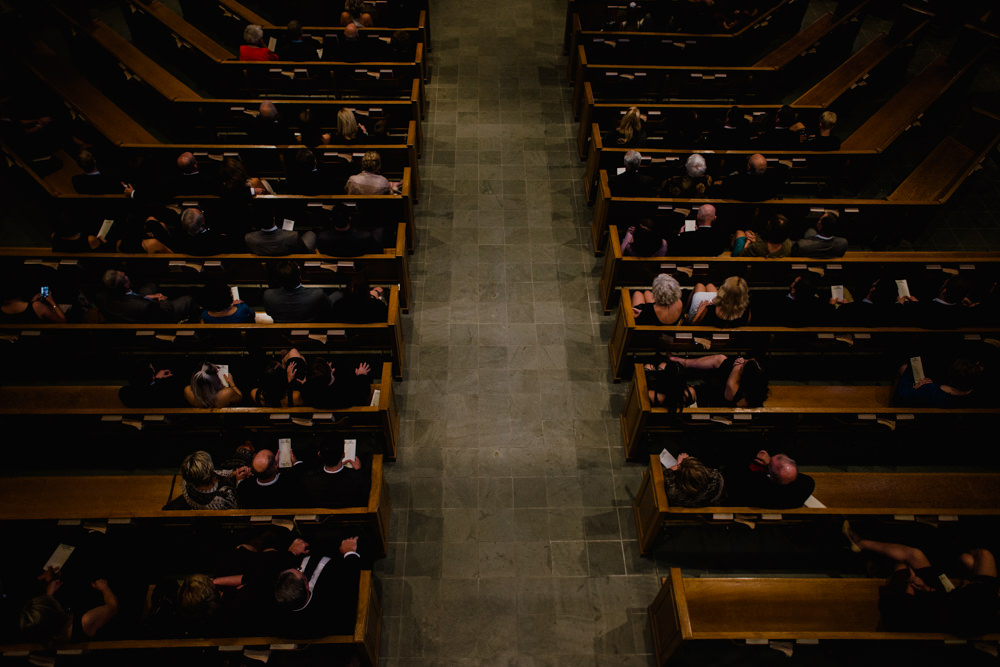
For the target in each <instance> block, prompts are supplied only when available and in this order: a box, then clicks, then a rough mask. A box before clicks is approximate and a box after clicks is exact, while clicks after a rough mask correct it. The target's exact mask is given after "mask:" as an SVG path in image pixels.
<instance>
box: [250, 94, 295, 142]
mask: <svg viewBox="0 0 1000 667" xmlns="http://www.w3.org/2000/svg"><path fill="white" fill-rule="evenodd" d="M249 135H250V143H254V144H263V145H266V146H288V145H290V144H294V143H295V135H293V134H292V131H291V130H289V129H288V126H287V125H285V122H284V120H282V118H281V115H280V114H279V113H278V107H276V106H274V102H270V101H268V100H264V101H263V102H261V103H260V106H259V107H257V118H255V119H254V122H253V124H252V125H251V127H250V131H249Z"/></svg>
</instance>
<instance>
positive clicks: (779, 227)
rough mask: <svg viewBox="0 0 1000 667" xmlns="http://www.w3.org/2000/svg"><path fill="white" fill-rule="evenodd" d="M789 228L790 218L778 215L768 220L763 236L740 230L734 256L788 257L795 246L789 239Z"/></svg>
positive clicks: (734, 246)
mask: <svg viewBox="0 0 1000 667" xmlns="http://www.w3.org/2000/svg"><path fill="white" fill-rule="evenodd" d="M789 228H790V224H789V221H788V218H786V217H785V216H783V215H782V214H780V213H777V214H775V215H773V216H772V217H771V218H769V219H768V221H767V224H766V225H765V227H764V232H763V234H759V235H758V234H756V233H754V232H752V231H750V230H747V231H745V232H744V231H743V230H739V229H738V230H736V238H734V239H733V256H734V257H788V256H789V255H791V254H792V247H793V245H794V244H793V243H792V240H791V239H790V238H788V234H789Z"/></svg>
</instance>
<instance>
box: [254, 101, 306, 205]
mask: <svg viewBox="0 0 1000 667" xmlns="http://www.w3.org/2000/svg"><path fill="white" fill-rule="evenodd" d="M247 138H248V139H249V140H250V141H249V143H252V144H262V145H265V146H285V145H287V144H294V143H295V135H294V134H293V133H292V131H291V130H290V129H288V125H287V124H286V123H285V120H284V119H283V118H282V117H281V113H280V112H279V111H278V107H277V106H276V105H275V104H274V102H272V101H270V100H264V101H263V102H261V103H260V106H259V107H257V117H256V118H254V119H253V120H252V121H251V122H250V124H249V125H248V126H247ZM258 160H259V158H258ZM264 164H265V165H271V166H277V165H276V164H275V162H274V161H273V160H272V159H271V158H270V157H269V158H265V162H264ZM258 194H260V193H258Z"/></svg>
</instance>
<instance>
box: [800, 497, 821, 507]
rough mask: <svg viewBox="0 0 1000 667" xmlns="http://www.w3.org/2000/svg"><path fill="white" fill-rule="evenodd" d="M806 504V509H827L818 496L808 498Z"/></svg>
mask: <svg viewBox="0 0 1000 667" xmlns="http://www.w3.org/2000/svg"><path fill="white" fill-rule="evenodd" d="M804 504H805V506H806V507H813V508H817V509H819V508H822V507H826V505H824V504H823V503H821V502H820V501H819V498H817V497H816V496H809V497H808V498H806V502H805V503H804Z"/></svg>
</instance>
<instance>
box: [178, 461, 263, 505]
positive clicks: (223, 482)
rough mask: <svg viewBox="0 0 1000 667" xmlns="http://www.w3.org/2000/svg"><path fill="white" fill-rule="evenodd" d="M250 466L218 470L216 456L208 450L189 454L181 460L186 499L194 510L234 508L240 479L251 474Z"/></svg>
mask: <svg viewBox="0 0 1000 667" xmlns="http://www.w3.org/2000/svg"><path fill="white" fill-rule="evenodd" d="M249 475H250V469H249V468H247V467H242V468H239V469H237V470H216V469H215V462H214V461H212V455H211V454H209V453H208V452H205V451H197V452H193V453H191V454H188V455H187V456H185V457H184V460H183V461H182V462H181V477H182V478H183V479H184V491H183V496H184V500H185V501H186V502H187V504H188V506H189V507H190V508H191V509H193V510H231V509H236V508H237V507H239V505H238V504H237V502H236V482H237V480H239V479H245V478H246V477H249Z"/></svg>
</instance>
